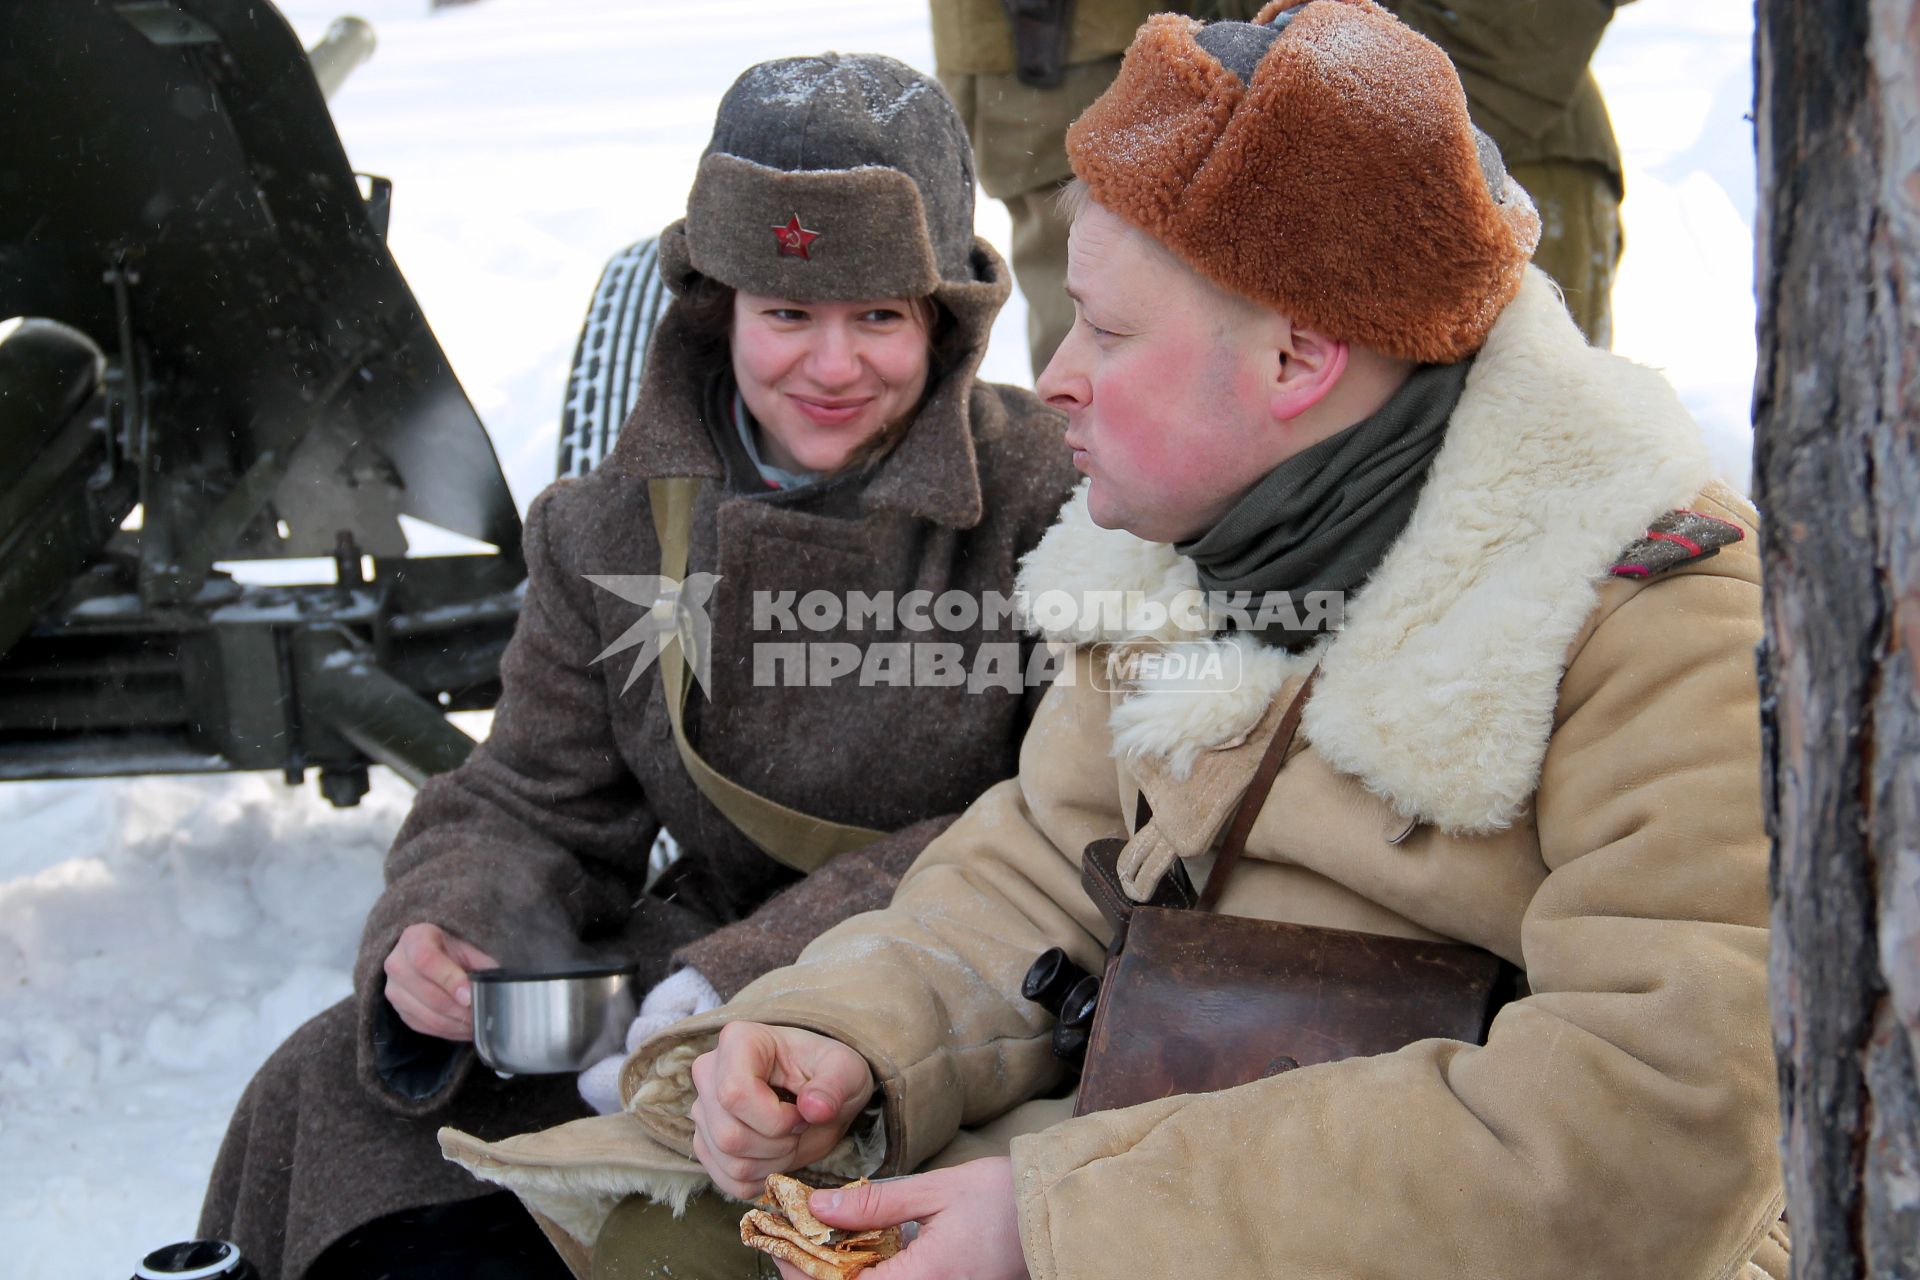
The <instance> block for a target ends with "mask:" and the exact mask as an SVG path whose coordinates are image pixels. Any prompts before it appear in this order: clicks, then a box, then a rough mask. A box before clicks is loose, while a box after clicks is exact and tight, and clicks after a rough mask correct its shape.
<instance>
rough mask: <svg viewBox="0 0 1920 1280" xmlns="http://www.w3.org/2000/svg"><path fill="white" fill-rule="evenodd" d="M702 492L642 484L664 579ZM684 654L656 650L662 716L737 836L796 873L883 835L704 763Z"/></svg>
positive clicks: (678, 562) (675, 484) (687, 537)
mask: <svg viewBox="0 0 1920 1280" xmlns="http://www.w3.org/2000/svg"><path fill="white" fill-rule="evenodd" d="M699 496H700V481H699V480H697V479H693V478H691V477H685V476H670V477H665V478H660V479H653V480H649V481H647V497H648V500H649V501H650V502H651V504H652V506H653V530H654V532H655V533H656V534H657V535H658V536H659V539H660V573H661V576H663V577H667V578H672V579H673V580H674V581H675V582H681V581H684V580H685V579H686V576H687V555H688V548H689V544H690V543H691V541H692V534H693V504H694V500H695V499H696V498H698V497H699ZM688 662H689V660H688V655H687V653H686V650H685V647H684V645H683V644H678V643H676V644H670V645H668V646H667V649H666V651H664V652H662V653H661V655H660V680H661V684H662V690H661V692H662V693H663V694H664V695H665V698H666V703H667V719H668V721H669V722H670V723H671V724H672V725H673V745H674V746H675V747H677V748H679V751H680V763H681V764H683V765H685V766H686V770H687V776H688V777H690V778H692V779H693V784H694V785H695V786H696V787H699V788H700V794H701V795H703V796H705V797H706V798H707V800H708V802H709V803H711V804H712V805H713V807H714V808H716V809H718V810H719V811H720V814H721V816H722V817H724V818H725V819H726V820H727V821H728V822H731V823H732V824H733V825H734V827H735V828H736V829H738V830H739V832H740V834H741V835H743V836H745V837H746V838H747V839H749V840H751V841H753V843H754V844H755V845H756V846H758V847H759V848H760V849H761V850H762V851H763V852H764V853H766V854H767V856H768V857H770V858H773V859H775V860H777V861H779V862H782V863H785V864H786V865H787V866H789V867H792V868H794V869H795V870H796V871H804V872H807V873H809V874H811V873H812V872H815V871H818V870H819V869H820V868H821V867H823V866H825V865H826V864H827V863H829V862H831V861H833V860H834V859H835V858H837V857H839V856H840V855H841V854H843V853H847V852H850V851H852V850H854V849H858V848H860V847H861V846H862V845H867V844H871V843H873V842H874V841H875V840H878V839H879V838H880V837H881V836H882V835H884V834H885V833H884V832H880V831H875V830H873V829H871V828H869V827H855V826H850V825H848V824H846V823H842V822H829V821H827V820H826V819H825V818H815V817H812V816H810V815H808V814H804V813H801V812H800V811H799V810H798V809H789V808H788V807H787V806H786V805H783V804H781V803H780V802H778V801H777V800H769V799H768V798H767V797H765V796H763V795H761V794H760V793H759V792H757V791H750V790H748V789H747V788H746V787H743V786H741V785H740V784H739V783H737V782H735V781H733V779H731V778H728V777H725V776H724V775H722V774H721V773H720V771H719V770H717V769H715V768H714V767H713V766H712V765H710V764H708V763H707V762H706V760H704V759H703V758H702V757H701V755H700V753H699V752H697V751H695V750H694V749H693V743H691V742H689V741H688V740H687V727H686V712H685V703H686V700H687V686H688V685H689V684H690V683H691V682H690V681H689V680H688V679H687V674H688Z"/></svg>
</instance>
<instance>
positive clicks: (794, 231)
mask: <svg viewBox="0 0 1920 1280" xmlns="http://www.w3.org/2000/svg"><path fill="white" fill-rule="evenodd" d="M773 238H774V240H775V241H777V242H778V243H779V245H780V256H781V257H783V258H805V259H806V260H807V261H809V262H811V261H813V255H812V254H810V253H808V252H807V246H808V245H810V244H812V243H813V242H814V241H815V240H817V239H819V238H820V233H819V232H818V231H809V230H807V229H806V228H805V227H803V226H801V225H800V215H799V214H797V213H796V214H794V215H793V216H792V217H791V218H788V219H787V225H786V226H784V227H781V226H776V227H775V228H774V229H773Z"/></svg>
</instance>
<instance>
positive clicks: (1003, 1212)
mask: <svg viewBox="0 0 1920 1280" xmlns="http://www.w3.org/2000/svg"><path fill="white" fill-rule="evenodd" d="M807 1207H808V1208H809V1209H811V1210H813V1216H814V1217H816V1218H818V1219H820V1221H822V1222H824V1223H826V1224H827V1225H828V1226H830V1227H839V1228H841V1229H842V1230H845V1231H866V1230H868V1229H870V1228H874V1227H891V1226H894V1225H895V1224H897V1223H902V1222H918V1223H919V1224H920V1234H919V1235H918V1236H916V1237H915V1238H914V1241H913V1243H912V1244H910V1245H908V1246H907V1247H906V1248H905V1249H904V1250H902V1251H901V1252H900V1253H899V1254H898V1255H896V1256H894V1257H892V1258H889V1259H887V1260H886V1261H885V1262H882V1263H880V1264H879V1265H878V1266H876V1267H874V1268H873V1269H872V1270H871V1271H863V1272H861V1273H860V1274H861V1276H862V1277H863V1278H864V1280H949V1277H960V1276H965V1277H967V1280H1026V1277H1027V1259H1026V1255H1025V1254H1024V1253H1022V1252H1021V1250H1020V1220H1019V1217H1018V1215H1017V1213H1016V1212H1015V1209H1014V1203H1013V1162H1012V1161H1011V1160H1008V1159H1007V1158H1006V1157H1005V1156H996V1157H993V1158H991V1159H987V1160H973V1161H970V1162H968V1163H966V1164H962V1165H955V1166H954V1167H953V1168H951V1169H936V1170H934V1171H933V1172H932V1173H922V1174H918V1175H916V1176H914V1177H911V1178H893V1179H890V1180H889V1181H886V1182H871V1183H868V1184H867V1185H866V1186H864V1187H843V1188H841V1189H840V1190H838V1191H816V1192H814V1193H813V1195H812V1196H811V1197H810V1198H809V1199H808V1201H807ZM779 1266H780V1274H781V1275H782V1276H784V1277H786V1280H806V1277H805V1276H803V1275H802V1274H801V1273H800V1272H798V1271H796V1270H794V1269H793V1268H792V1267H789V1266H787V1265H786V1264H785V1263H780V1264H779ZM1120 1269H1122V1270H1124V1268H1120Z"/></svg>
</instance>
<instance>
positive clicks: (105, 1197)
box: [0, 0, 1754, 1280]
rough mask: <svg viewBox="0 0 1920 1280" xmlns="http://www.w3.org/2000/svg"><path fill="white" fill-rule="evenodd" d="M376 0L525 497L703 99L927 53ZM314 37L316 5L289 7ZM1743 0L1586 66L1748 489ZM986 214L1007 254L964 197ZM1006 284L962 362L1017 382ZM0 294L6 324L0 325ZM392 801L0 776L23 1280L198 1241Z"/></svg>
mask: <svg viewBox="0 0 1920 1280" xmlns="http://www.w3.org/2000/svg"><path fill="white" fill-rule="evenodd" d="M426 4H427V0H371V2H370V3H363V4H361V5H359V6H358V8H357V10H355V11H356V12H358V13H360V14H362V15H363V16H365V17H366V18H367V19H368V20H369V21H371V22H372V23H373V24H374V26H375V28H376V30H377V31H378V33H379V38H380V47H379V50H378V52H377V53H376V54H375V55H374V58H373V60H372V61H371V62H369V63H368V64H367V65H366V66H364V67H362V68H361V69H360V70H359V71H358V72H356V73H355V75H354V77H353V78H352V79H351V80H350V81H349V82H348V84H347V86H346V88H345V89H344V90H343V91H342V92H341V94H340V95H339V96H338V98H337V99H336V101H335V103H334V115H335V119H336V121H337V122H338V125H339V129H340V134H341V137H342V139H343V140H344V142H345V144H346V148H347V152H348V154H349V156H350V158H351V159H352V161H353V163H354V165H355V167H356V168H358V169H361V170H363V171H368V172H373V173H379V174H384V175H386V176H387V177H390V178H392V179H393V180H394V183H395V187H396V190H395V197H394V208H393V224H392V245H393V250H394V253H395V255H396V257H397V258H398V259H399V262H400V265H401V267H402V269H403V270H404V271H405V272H406V275H407V278H408V280H409V281H410V282H411V283H412V285H413V289H414V292H415V294H416V295H417V296H418V297H419V299H420V302H421V305H422V307H423V308H424V309H425V311H426V314H427V316H428V318H429V320H430V321H431V322H432V323H433V326H434V329H435V331H436V332H437V333H438V335H439V337H440V341H441V343H442V345H443V346H444V347H445V348H446V351H447V354H448V356H449V357H450V358H451V360H452V362H453V366H454V368H455V370H456V371H457V372H458V374H459V376H460V379H461V381H462V382H463V383H464V384H465V386H466V388H467V392H468V394H469V395H470V396H471V397H472V399H473V402H474V404H475V405H476V406H477V407H478V409H479V411H480V415H481V417H482V419H483V420H484V421H485V422H486V424H487V427H488V429H489V431H490V433H491V434H492V437H493V441H494V447H495V448H496V450H497V451H498V452H499V454H500V458H501V462H502V464H503V465H504V467H505V469H506V472H507V476H508V479H509V481H510V482H511V484H512V487H513V491H514V495H515V497H516V498H517V499H518V501H519V502H520V504H521V506H522V507H523V508H524V506H525V505H526V503H527V501H528V500H529V499H531V498H532V496H533V495H534V494H535V493H536V492H538V490H539V489H540V488H541V486H543V485H544V484H545V483H546V482H547V480H548V479H549V478H550V476H551V474H552V466H553V452H554V439H555V434H556V429H557V425H558V420H559V405H560V397H561V390H562V387H563V384H564V382H565V378H566V368H567V362H568V359H569V357H570V355H571V352H572V347H573V342H574V337H575V334H576V332H577V328H578V324H579V320H580V316H581V313H582V311H583V310H584V308H585V306H586V301H587V297H588V295H589V293H590V292H591V290H592V287H593V283H594V280H595V278H596V277H597V275H598V273H599V270H600V266H601V264H602V263H603V262H604V261H605V260H606V258H607V257H608V256H609V255H610V254H611V253H613V252H614V251H615V250H617V249H619V248H620V247H621V246H623V245H625V244H627V243H629V242H631V241H633V240H635V239H637V238H639V237H641V236H643V235H648V234H651V233H652V232H653V231H655V230H657V229H658V228H659V227H660V226H661V225H663V224H664V223H666V222H667V221H669V220H671V219H672V218H674V217H676V216H678V214H679V212H680V210H681V204H682V201H683V199H684V196H685V192H686V189H687V186H688V184H689V182H690V181H691V180H692V175H693V170H694V165H695V162H696V160H697V158H698V155H699V152H700V148H701V146H702V145H703V143H704V142H705V139H706V134H707V129H708V126H709V124H710V122H711V118H712V112H713V108H714V106H715V104H716V103H717V101H718V99H719V96H720V94H721V92H722V91H723V90H724V89H725V88H726V86H727V84H728V83H729V82H730V81H731V79H732V78H733V76H734V75H735V74H736V73H737V72H738V71H739V70H740V69H741V68H742V67H744V66H746V65H747V64H749V63H751V62H754V61H757V60H759V59H762V58H767V57H774V56H778V55H781V54H792V53H809V52H814V51H817V50H819V49H823V48H841V49H855V48H858V49H877V50H880V51H882V52H887V53H892V54H894V55H895V56H897V57H900V58H903V59H905V60H906V61H908V62H911V63H913V64H915V65H917V66H922V67H930V66H931V63H932V55H931V48H930V45H929V41H928V36H927V31H926V20H925V11H924V9H923V8H922V7H921V6H920V5H918V4H917V3H912V2H910V0H809V3H807V4H805V5H800V6H787V7H780V6H774V7H772V8H769V7H768V6H767V5H765V4H764V3H761V2H760V0H706V2H705V3H702V4H698V5H688V4H683V3H668V2H667V0H486V2H485V3H482V4H477V5H472V6H467V7H455V8H448V9H442V10H440V11H438V12H437V13H433V14H431V15H430V14H429V13H428V11H427V7H426ZM283 7H284V9H285V11H286V12H287V14H288V16H289V18H290V19H291V20H292V22H293V24H294V25H295V27H296V28H297V29H298V30H299V32H300V34H301V36H302V38H303V40H304V41H305V42H306V43H308V44H312V43H314V42H315V41H316V40H318V39H319V37H320V35H321V33H322V32H323V31H324V30H325V28H326V25H327V23H328V22H329V21H330V20H331V19H332V18H333V17H334V16H335V15H336V14H337V13H338V12H340V11H341V10H340V9H339V8H338V7H337V6H336V3H334V2H333V0H293V2H291V3H288V4H286V5H284V6H283ZM1750 22H1751V9H1750V7H1748V6H1743V5H1731V4H1727V5H1676V4H1655V3H1647V4H1636V5H1630V6H1628V7H1627V8H1625V9H1623V10H1622V11H1621V14H1620V16H1619V18H1618V19H1617V20H1616V21H1615V23H1614V28H1613V30H1612V31H1611V32H1610V33H1609V35H1608V37H1607V41H1606V43H1605V44H1604V45H1603V46H1602V48H1601V52H1600V56H1599V59H1598V68H1599V72H1600V76H1601V79H1602V82H1603V84H1604V85H1605V88H1606V91H1607V96H1608V101H1609V103H1610V105H1611V107H1612V111H1613V115H1614V120H1615V123H1616V126H1617V128H1618V131H1619V134H1620V138H1621V141H1622V143H1623V145H1624V147H1625V149H1626V154H1627V168H1628V177H1627V182H1628V187H1629V196H1628V200H1627V207H1626V235H1627V256H1626V260H1625V263H1624V265H1623V267H1622V271H1621V276H1620V282H1619V287H1618V289H1617V290H1616V292H1615V310H1616V317H1617V319H1616V340H1615V347H1616V349H1617V350H1619V351H1622V352H1624V353H1625V354H1628V355H1630V356H1633V357H1634V358H1636V359H1639V360H1642V361H1644V362H1646V363H1649V364H1654V365H1657V366H1659V367H1661V368H1663V369H1665V370H1666V371H1667V372H1668V374H1669V375H1670V376H1671V377H1672V379H1673V381H1674V382H1675V384H1676V385H1677V386H1678V387H1679V389H1680V392H1681V395H1682V396H1683V397H1684V399H1685V400H1686V401H1687V403H1688V404H1689V405H1690V406H1691V407H1692V408H1693V410H1694V411H1695V412H1696V414H1697V415H1698V416H1699V417H1700V418H1701V420H1702V421H1703V423H1705V424H1706V426H1707V428H1708V431H1709V435H1710V438H1711V439H1712V442H1713V445H1714V449H1715V456H1716V457H1717V459H1718V460H1719V462H1720V465H1721V467H1722V469H1723V470H1724V471H1725V472H1726V473H1727V474H1728V475H1729V476H1730V477H1732V478H1733V479H1735V480H1736V481H1738V482H1740V483H1742V484H1744V482H1745V479H1746V475H1747V453H1748V429H1747V413H1748V396H1749V388H1750V384H1751V380H1752V372H1753V359H1754V346H1753V297H1752V267H1751V263H1752V256H1753V254H1752V231H1751V227H1752V223H1753V207H1754V193H1753V161H1752V147H1751V137H1750V124H1749V123H1748V121H1747V120H1746V119H1745V116H1746V112H1747V111H1748V108H1749V101H1750V98H1751V73H1750V68H1749V61H1748V57H1749V55H1748V39H1749V37H1750V34H1751V28H1750ZM980 228H981V231H982V233H983V234H985V235H987V236H988V237H989V238H990V239H993V240H995V241H996V242H998V243H1000V244H1001V245H1002V246H1003V247H1004V245H1005V240H1006V236H1005V230H1006V221H1005V217H1004V215H1003V214H1002V213H1001V212H1000V210H999V208H998V206H996V205H993V204H991V203H987V204H984V205H983V207H982V209H981V215H980ZM1022 315H1023V311H1022V308H1021V306H1020V303H1019V300H1018V298H1017V297H1016V299H1015V301H1014V303H1013V305H1012V306H1010V307H1009V308H1008V313H1007V314H1006V315H1004V316H1003V317H1002V319H1001V322H1000V325H999V327H998V328H997V329H996V331H995V333H996V338H995V348H994V351H993V352H992V353H991V354H990V356H989V357H988V362H987V369H988V376H990V377H995V378H998V379H1000V380H1002V381H1010V382H1026V381H1028V378H1027V370H1026V356H1025V343H1024V339H1023V337H1022ZM0 318H4V317H0ZM410 798H411V793H410V792H409V791H408V789H407V788H406V786H405V785H404V784H403V783H401V782H399V781H398V780H397V779H396V778H394V777H393V776H392V775H390V774H385V773H383V772H381V771H376V773H375V779H374V788H373V792H372V794H371V795H370V796H368V798H367V799H366V800H365V801H364V802H363V803H362V804H361V806H360V807H359V808H358V809H355V810H345V811H337V810H333V809H330V808H329V807H328V806H327V805H326V804H325V802H323V801H322V800H320V799H319V797H318V796H317V795H316V794H315V792H314V791H313V789H312V787H311V786H309V787H308V788H306V789H303V790H291V789H288V788H286V787H284V786H282V784H281V783H280V782H279V780H278V778H277V777H276V776H271V775H250V776H237V777H190V778H148V779H134V780H124V781H103V782H63V783H31V784H12V785H7V786H0V1243H4V1246H5V1254H6V1256H7V1257H9V1258H10V1259H11V1262H10V1263H9V1264H8V1268H7V1269H8V1271H9V1273H10V1274H14V1275H20V1276H47V1277H58V1278H60V1280H65V1278H66V1277H70V1276H71V1277H90V1276H99V1277H115V1276H125V1275H127V1274H129V1273H130V1272H131V1270H132V1268H133V1264H134V1263H135V1262H137V1261H138V1259H139V1258H140V1256H141V1255H142V1254H143V1253H145V1252H146V1251H147V1250H148V1249H151V1248H153V1247H155V1246H157V1245H159V1244H162V1243H164V1242H166V1241H168V1240H172V1239H176V1238H182V1237H184V1236H186V1235H188V1234H190V1233H191V1231H192V1229H193V1225H194V1219H195V1216H196V1213H197V1211H198V1207H199V1200H200V1192H201V1186H202V1183H203V1180H204V1178H205V1175H206V1171H207V1169H208V1167H209V1165H210V1164H211V1162H212V1159H213V1154H214V1151H215V1149H216V1147H217V1145H218V1143H219V1139H220V1135H221V1132H222V1130H223V1128H224V1126H225V1122H226V1117H227V1113H228V1111H229V1109H230V1108H231V1107H232V1105H233V1102H234V1100H235V1099H236V1098H237V1097H238V1096H239V1093H240V1090H241V1089H242V1088H243V1087H244V1085H245V1083H246V1081H247V1078H248V1077H249V1075H250V1074H251V1073H252V1071H253V1069H254V1067H255V1066H257V1065H258V1063H259V1062H260V1061H261V1060H262V1059H263V1058H264V1057H265V1056H266V1055H267V1054H268V1053H269V1052H270V1051H271V1049H272V1048H273V1046H274V1045H275V1044H276V1043H277V1042H278V1041H279V1040H280V1039H281V1038H282V1037H283V1036H285V1035H286V1033H287V1032H288V1031H290V1030H291V1029H292V1028H294V1027H295V1026H297V1025H298V1024H299V1023H300V1022H301V1021H302V1020H303V1019H304V1018H306V1017H307V1016H309V1015H310V1014H312V1013H313V1012H315V1011H317V1010H319V1009H320V1008H322V1007H324V1006H325V1005H327V1004H328V1003H331V1002H332V1001H334V1000H336V999H338V998H339V997H340V996H342V995H344V994H346V991H347V987H348V972H349V967H350V965H351V958H352V953H353V948H354V945H355V942H356V941H357V938H358V935H359V927H360V921H361V918H362V917H363V916H364V915H365V912H366V910H367V907H368V905H369V903H370V902H371V901H372V900H373V898H374V896H375V894H376V893H377V892H378V889H379V868H380V860H381V856H382V853H383V852H384V850H385V847H386V844H387V841H388V840H389V839H390V838H391V836H392V833H393V831H394V829H395V827H396V826H397V825H398V823H399V821H400V819H401V817H402V815H403V814H404V812H405V810H406V806H407V804H408V802H409V800H410Z"/></svg>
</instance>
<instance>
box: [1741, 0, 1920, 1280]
mask: <svg viewBox="0 0 1920 1280" xmlns="http://www.w3.org/2000/svg"><path fill="white" fill-rule="evenodd" d="M1757 18H1758V25H1757V29H1756V39H1757V45H1756V54H1755V70H1756V88H1757V109H1756V112H1755V124H1756V131H1757V134H1758V145H1759V178H1760V209H1759V225H1758V227H1757V237H1756V238H1757V244H1758V251H1759V264H1758V272H1757V281H1758V286H1759V295H1760V296H1759V302H1760V333H1759V341H1760V345H1759V367H1758V374H1757V380H1756V389H1755V400H1754V411H1755V441H1754V444H1755V455H1754V463H1755V466H1754V474H1755V497H1756V499H1757V501H1758V503H1759V506H1760V509H1761V511H1762V513H1763V516H1764V518H1765V522H1764V524H1763V526H1762V535H1761V536H1762V539H1763V544H1762V547H1763V551H1764V553H1765V556H1766V565H1767V583H1766V610H1767V617H1766V624H1767V627H1766V641H1765V647H1764V650H1763V653H1762V660H1761V681H1762V685H1763V688H1762V695H1763V696H1762V709H1763V710H1762V714H1763V718H1764V732H1765V735H1766V752H1767V763H1766V777H1765V780H1764V781H1765V786H1766V793H1767V811H1768V821H1769V825H1770V829H1771V831H1772V833H1773V835H1774V840H1775V843H1774V866H1773V892H1774V909H1773V924H1774V943H1773V945H1774V952H1773V973H1772V988H1773V1014H1774V1039H1775V1046H1776V1049H1777V1051H1778V1054H1779V1061H1780V1084H1781V1107H1782V1115H1783V1120H1784V1126H1785V1133H1784V1151H1783V1156H1784V1160H1785V1166H1786V1177H1787V1206H1788V1216H1789V1219H1790V1225H1791V1230H1792V1234H1793V1244H1794V1262H1793V1274H1794V1276H1795V1277H1796V1280H1814V1278H1818V1280H1842V1278H1851V1277H1867V1276H1872V1277H1875V1278H1876V1280H1879V1278H1881V1277H1889V1278H1900V1280H1907V1278H1915V1280H1920V1086H1917V1084H1916V1070H1915V1067H1916V1062H1917V1061H1920V701H1917V700H1916V690H1920V457H1917V455H1916V449H1915V447H1914V446H1915V435H1916V431H1917V430H1920V0H1759V4H1758V7H1757Z"/></svg>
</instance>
